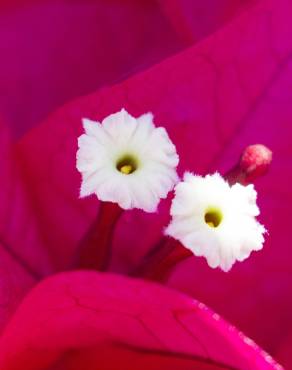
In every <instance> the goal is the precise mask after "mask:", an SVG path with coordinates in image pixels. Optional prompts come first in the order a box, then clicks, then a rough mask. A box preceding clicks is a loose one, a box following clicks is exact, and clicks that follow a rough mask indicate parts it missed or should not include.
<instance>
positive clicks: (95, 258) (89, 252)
mask: <svg viewBox="0 0 292 370" xmlns="http://www.w3.org/2000/svg"><path fill="white" fill-rule="evenodd" d="M122 212H123V210H122V209H121V208H120V207H119V206H118V205H117V204H116V203H108V202H101V204H100V208H99V212H98V215H97V218H96V219H95V221H94V222H93V224H92V225H91V227H90V229H89V230H88V232H87V233H86V235H85V236H84V238H83V239H82V240H81V241H80V243H79V261H78V267H81V268H86V269H93V270H98V271H105V270H106V269H107V268H108V265H109V262H110V257H111V244H112V238H113V233H114V229H115V226H116V224H117V221H118V220H119V218H120V216H121V214H122Z"/></svg>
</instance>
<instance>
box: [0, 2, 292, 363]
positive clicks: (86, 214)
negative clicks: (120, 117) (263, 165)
mask: <svg viewBox="0 0 292 370" xmlns="http://www.w3.org/2000/svg"><path fill="white" fill-rule="evenodd" d="M1 7H3V12H2V14H1V16H0V17H1V18H2V19H3V22H2V23H1V25H0V29H1V30H3V34H4V35H5V37H3V40H1V41H0V44H2V46H3V47H4V49H5V50H6V52H5V53H4V54H3V58H2V60H1V61H0V65H1V68H0V78H1V80H2V81H3V86H4V89H5V94H3V95H4V96H3V97H2V96H1V98H0V100H1V108H0V114H1V116H2V119H1V124H0V152H1V156H0V174H1V184H0V200H1V207H0V287H1V289H0V307H1V309H0V368H1V370H2V369H3V370H18V369H23V368H25V370H42V369H50V370H75V369H76V370H77V369H81V368H82V369H85V370H96V369H105V370H116V369H117V368H119V369H121V370H123V369H125V370H126V369H127V370H128V369H132V368H133V369H138V368H139V369H153V370H155V369H159V370H160V369H194V368H196V369H204V370H209V369H210V370H211V369H240V370H241V369H242V370H247V369H253V370H254V369H281V368H282V367H281V365H283V366H285V368H289V366H290V367H291V366H292V359H291V355H290V347H291V343H292V320H291V310H292V298H291V297H292V296H291V284H292V279H291V273H290V271H291V268H292V266H291V263H292V262H291V258H290V257H291V250H290V249H291V248H290V246H289V230H290V213H291V212H290V203H291V200H292V199H291V189H290V188H291V186H290V181H289V180H290V177H291V176H290V173H291V171H292V161H291V158H292V147H291V140H292V129H291V121H292V105H291V98H292V95H291V85H292V69H291V55H292V41H291V40H292V24H291V21H290V20H291V17H292V4H291V2H290V1H288V0H277V1H275V0H263V1H257V0H255V1H249V0H247V1H223V0H218V1H215V0H214V1H211V0H208V1H206V2H204V1H199V0H196V1H187V0H181V1H180V0H171V1H164V0H160V1H146V0H145V1H139V3H137V2H135V1H132V0H127V1H124V0H117V1H114V0H111V1H103V0H91V1H86V2H79V1H57V2H51V1H44V2H34V1H16V0H15V1H13V2H7V1H6V2H3V4H1ZM211 7H212V9H213V10H214V12H213V13H214V15H212V16H211V11H210V8H211ZM194 14H195V15H196V16H192V15H194ZM199 15H200V16H199ZM52 25H54V27H52ZM35 27H36V29H38V31H39V32H36V31H35ZM113 29H114V31H113ZM32 34H33V35H34V37H31V35H32ZM15 35H17V37H15ZM20 35H22V36H20ZM21 37H23V39H21ZM14 38H15V39H16V41H15V42H14ZM27 40H31V41H30V42H27ZM36 60H37V62H36ZM89 93H90V94H89ZM84 94H89V95H84ZM80 96H81V97H80ZM72 99H73V100H72ZM69 100H71V101H70V102H68V103H66V104H65V105H63V104H64V103H65V102H67V101H69ZM57 108H58V109H57ZM123 108H124V109H125V110H126V111H127V112H128V114H129V115H130V116H131V117H132V118H133V117H135V118H137V119H138V117H141V116H142V117H143V115H145V114H146V113H148V112H151V114H152V115H153V116H152V115H151V120H152V119H153V122H154V124H155V126H156V127H161V126H162V127H164V129H165V130H166V131H167V135H168V136H167V139H168V140H169V142H168V145H170V144H169V143H171V145H172V144H173V145H174V147H175V148H176V152H177V153H178V154H179V164H178V167H177V171H178V175H179V176H180V178H182V177H183V174H184V173H185V172H186V171H191V172H193V173H196V174H198V175H200V176H202V177H204V176H206V175H207V174H209V173H214V172H219V173H221V174H226V173H230V172H228V171H230V170H231V169H232V168H233V167H234V165H236V163H237V162H238V160H239V157H240V155H241V153H242V151H243V150H244V149H245V148H246V147H248V146H249V145H251V144H257V143H260V144H263V145H266V146H267V147H268V148H270V149H271V151H272V152H273V163H272V165H271V167H270V168H269V170H268V171H266V169H265V171H262V172H267V173H266V174H265V176H262V177H259V178H257V179H256V180H255V184H254V185H255V188H256V190H257V193H258V199H257V202H258V205H259V208H260V210H261V214H260V216H259V222H260V223H261V224H263V225H265V228H266V229H267V231H268V233H267V234H266V235H265V243H264V248H263V249H262V250H261V251H260V252H257V253H251V256H250V257H249V258H248V259H246V260H245V261H243V262H236V263H235V264H234V265H233V267H232V269H231V270H230V271H229V272H228V273H225V272H223V271H222V270H220V269H218V268H217V269H211V268H209V267H208V265H207V263H206V261H205V260H204V259H203V258H200V257H197V256H194V255H193V254H188V253H187V252H186V250H185V248H184V247H182V245H181V244H180V243H179V241H176V242H175V243H176V244H175V247H177V248H178V249H177V250H175V251H174V252H173V251H172V252H173V254H172V255H171V258H173V260H174V261H175V263H171V264H169V265H168V264H166V265H167V266H164V267H167V269H168V270H167V273H165V274H164V275H163V272H164V271H162V270H160V271H159V270H158V271H157V270H156V269H153V270H150V271H149V269H148V270H147V269H145V270H143V268H144V267H145V266H144V265H143V262H145V258H147V256H149V255H151V252H152V251H153V249H155V247H157V246H159V245H160V244H159V243H160V242H161V238H162V236H163V234H164V231H165V228H166V227H167V225H169V223H170V221H171V216H170V208H171V201H172V199H173V193H172V192H171V189H172V188H173V186H174V184H175V182H176V181H177V178H176V175H174V173H172V177H171V179H172V181H171V184H168V185H169V186H168V187H167V191H165V192H158V193H157V194H162V195H159V196H158V195H157V194H155V199H154V200H155V202H154V200H153V202H152V203H153V204H151V207H150V206H148V205H146V206H144V203H143V206H140V203H139V202H138V204H139V206H138V207H136V206H135V207H134V206H133V207H132V204H135V205H136V204H137V199H135V202H134V201H132V199H130V198H129V199H130V200H129V199H128V198H127V199H126V198H125V197H126V195H127V189H126V190H125V189H124V190H125V192H124V193H123V198H119V202H120V203H121V204H124V205H125V204H126V205H127V206H126V207H123V208H127V209H129V208H135V209H130V210H124V211H121V210H120V209H118V208H115V207H114V206H112V208H111V206H108V203H102V202H101V201H100V200H99V199H98V197H97V196H94V195H91V196H88V197H86V198H82V199H81V198H80V197H79V195H80V186H81V176H80V173H79V172H78V171H77V169H76V153H77V150H78V142H77V139H78V137H80V136H81V135H84V128H83V126H82V120H84V119H87V120H90V122H91V123H92V122H95V123H96V122H103V120H104V119H105V118H106V117H108V116H110V115H111V114H113V113H115V112H120V111H121V110H122V109H123ZM56 109H57V110H56ZM53 110H55V112H53ZM48 113H50V115H49V116H48V117H47V118H45V117H46V116H47V114H48ZM144 117H145V116H144ZM148 119H149V120H150V116H148ZM40 120H42V121H43V122H42V123H39V121H40ZM151 124H152V121H151ZM9 126H10V128H11V130H10V131H11V133H9ZM151 127H152V126H151ZM89 128H90V127H89V126H88V127H87V129H88V130H89ZM164 129H163V130H164ZM24 132H25V135H23V133H24ZM163 132H164V131H163ZM10 134H11V135H10ZM163 135H164V134H163ZM15 136H17V137H18V139H17V141H15V139H14V137H15ZM164 139H165V136H164ZM141 142H142V141H141ZM161 142H162V143H165V142H166V141H163V140H162V141H161ZM139 143H140V142H139ZM167 148H169V147H167ZM171 148H172V154H174V153H176V152H175V150H174V149H173V147H172V146H171ZM166 151H167V150H166ZM85 154H86V153H85ZM126 154H127V153H126ZM125 158H126V159H127V161H126V162H125V163H124V162H123V161H124V157H123V158H122V159H123V161H122V162H121V165H120V167H119V168H120V169H122V172H123V171H124V172H123V174H124V175H125V176H127V174H128V173H130V172H131V171H132V170H133V168H134V170H136V164H137V163H138V162H137V163H136V162H135V161H134V162H133V161H130V162H129V161H128V157H125ZM87 159H88V158H87V157H86V156H85V164H84V163H82V165H83V166H85V167H82V168H83V169H84V168H87V167H86V164H87V163H86V160H87ZM172 159H173V161H172V163H171V168H172V169H174V168H175V167H176V165H177V162H178V161H177V158H176V157H175V158H174V156H173V158H172ZM131 160H132V159H131ZM155 168H156V167H155ZM259 172H260V171H259ZM231 173H232V172H231ZM233 174H234V173H233ZM261 175H262V173H261ZM253 180H254V179H253ZM154 185H155V186H156V184H154ZM115 186H116V184H115ZM117 188H118V186H117V187H115V188H114V191H113V192H111V193H110V195H108V194H109V193H106V195H104V194H105V193H104V189H102V190H103V191H102V192H101V193H102V194H103V196H104V197H105V198H104V200H110V201H113V200H115V198H113V197H112V194H115V192H116V189H117ZM137 189H138V190H137ZM155 189H156V188H155ZM87 190H88V189H87ZM90 190H92V189H91V188H90ZM93 190H95V189H93ZM93 190H92V191H87V193H86V195H89V194H93V193H94V191H93ZM135 191H137V192H138V191H139V187H135ZM95 194H97V195H98V194H99V192H98V191H96V192H95ZM125 194H126V195H125ZM152 194H153V192H152ZM167 194H168V196H167V198H166V199H160V198H165V197H166V195H167ZM139 195H141V194H140V193H139ZM125 199H126V200H127V202H126V201H125ZM141 199H142V201H143V202H144V201H145V200H144V199H143V197H141V198H139V200H141ZM158 200H159V201H160V203H159V202H158ZM131 202H132V203H131ZM158 203H159V206H158V209H157V210H156V206H157V205H158ZM141 204H142V203H141ZM128 205H130V206H128ZM136 208H140V209H136ZM142 209H150V210H151V211H153V210H155V211H156V212H154V213H146V212H143V210H142ZM102 212H103V215H104V216H103V218H97V214H98V215H99V214H101V213H102ZM256 215H257V214H256ZM215 221H216V220H215ZM215 221H214V219H213V220H211V221H208V222H211V223H212V222H213V224H214V222H215ZM96 225H98V229H97V230H98V232H97V233H95V234H94V230H95V226H96ZM213 226H214V225H213ZM238 227H239V228H240V225H238ZM100 230H103V232H100ZM88 235H91V236H93V237H94V238H93V240H94V243H93V244H91V245H90V246H89V247H90V248H88V249H87V250H83V251H82V246H84V245H88V239H87V237H88ZM163 240H164V239H163ZM261 242H262V240H261ZM86 243H87V244H86ZM108 245H110V246H111V248H110V249H106V248H107V246H108ZM98 247H100V248H99V249H98ZM254 249H256V248H254ZM257 249H261V245H260V246H259V245H257ZM181 251H182V252H181ZM250 251H251V249H250V250H248V252H250ZM82 253H83V254H82ZM176 253H178V254H180V253H182V254H180V256H182V258H181V257H179V258H177V255H176ZM200 253H201V252H199V254H200ZM245 257H246V256H245V255H244V256H243V255H242V254H239V258H238V259H240V260H243V259H244V258H245ZM98 259H100V260H101V262H104V263H100V261H99V260H98ZM150 260H151V259H150ZM173 260H171V261H172V262H173ZM92 261H93V263H92ZM220 261H221V260H220ZM146 262H147V259H146ZM212 262H213V261H211V264H213V265H214V267H215V264H214V263H212ZM233 262H235V259H234V260H233V259H230V261H229V263H228V264H227V265H224V266H225V269H226V270H227V269H229V268H230V267H231V265H232V263H233ZM218 265H219V263H218V264H217V266H218ZM141 266H142V269H141ZM146 267H147V266H146ZM89 269H91V271H89ZM94 269H95V270H99V271H92V270H94ZM146 270H147V271H146ZM101 271H102V272H101ZM162 275H163V277H162ZM151 279H152V280H156V282H152V281H150V280H151ZM208 307H210V308H208ZM243 333H244V334H243ZM250 338H252V339H250ZM255 343H257V344H255ZM278 362H279V363H280V364H281V365H279V364H278Z"/></svg>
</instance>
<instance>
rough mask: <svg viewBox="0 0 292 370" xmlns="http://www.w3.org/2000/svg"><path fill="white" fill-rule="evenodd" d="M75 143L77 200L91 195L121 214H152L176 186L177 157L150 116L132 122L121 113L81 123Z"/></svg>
mask: <svg viewBox="0 0 292 370" xmlns="http://www.w3.org/2000/svg"><path fill="white" fill-rule="evenodd" d="M83 126H84V130H85V134H83V135H81V136H80V137H79V139H78V146H79V149H78V152H77V169H78V170H79V172H80V173H81V174H82V184H81V191H80V196H81V197H84V196H88V195H91V194H95V195H96V196H97V197H98V198H99V199H100V200H102V201H108V202H115V203H118V204H119V206H120V207H121V208H124V209H132V208H139V209H142V210H144V211H146V212H154V211H155V210H156V208H157V206H158V203H159V201H160V199H161V198H166V196H167V194H168V192H169V191H170V190H172V189H173V187H174V185H175V184H176V183H177V181H178V177H177V173H176V167H177V164H178V160H179V159H178V155H177V153H176V149H175V146H174V145H173V143H172V142H171V140H170V139H169V137H168V134H167V132H166V130H165V129H164V128H162V127H158V128H156V127H155V126H154V124H153V116H152V114H151V113H147V114H144V115H142V116H140V117H138V118H134V117H133V116H131V115H130V114H129V113H127V112H126V110H125V109H122V110H121V111H120V112H117V113H114V114H111V115H110V116H108V117H106V118H105V119H104V120H103V121H102V122H101V123H99V122H96V121H91V120H89V119H83Z"/></svg>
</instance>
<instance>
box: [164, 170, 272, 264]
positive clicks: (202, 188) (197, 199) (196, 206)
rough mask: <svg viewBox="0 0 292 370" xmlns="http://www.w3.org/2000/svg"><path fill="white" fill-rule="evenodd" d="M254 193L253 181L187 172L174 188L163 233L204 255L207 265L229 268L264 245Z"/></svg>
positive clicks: (263, 231)
mask: <svg viewBox="0 0 292 370" xmlns="http://www.w3.org/2000/svg"><path fill="white" fill-rule="evenodd" d="M256 196H257V193H256V191H255V189H254V187H253V185H248V186H243V185H240V184H235V185H232V186H230V185H229V184H228V183H227V182H226V181H225V180H224V179H223V178H222V177H221V176H220V175H219V174H218V173H215V174H213V175H207V176H205V177H201V176H196V175H193V174H191V173H186V174H185V175H184V181H183V182H180V183H179V184H178V185H177V186H176V188H175V198H174V200H173V202H172V206H171V216H172V220H171V222H170V224H169V226H168V227H167V228H166V230H165V233H166V235H169V236H172V237H174V238H175V239H178V240H179V241H180V242H181V243H182V244H183V245H184V246H185V247H186V248H188V249H190V250H191V251H192V252H193V253H194V254H195V255H196V256H204V257H205V258H206V259H207V262H208V264H209V266H210V267H212V268H215V267H221V268H222V269H223V270H224V271H228V270H229V269H230V268H231V267H232V265H233V264H234V262H235V261H236V260H238V261H243V260H244V259H246V258H247V257H248V256H249V255H250V253H251V252H252V251H253V250H260V249H261V248H262V246H263V242H264V237H263V234H264V233H265V228H264V227H263V226H262V225H261V224H260V223H259V222H258V221H257V220H256V216H258V215H259V209H258V207H257V204H256Z"/></svg>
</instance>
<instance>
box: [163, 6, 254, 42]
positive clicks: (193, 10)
mask: <svg viewBox="0 0 292 370" xmlns="http://www.w3.org/2000/svg"><path fill="white" fill-rule="evenodd" d="M257 1H258V0H204V1H196V0H195V1H194V0H159V2H160V4H161V7H162V9H163V10H164V12H165V14H166V15H167V16H168V17H169V19H170V21H171V23H172V24H173V26H174V28H175V29H176V30H177V32H178V34H179V35H181V37H182V38H183V39H184V40H186V41H188V42H190V43H192V42H194V41H197V40H200V39H201V38H203V37H205V36H207V35H209V34H211V33H212V32H214V31H216V30H217V29H218V28H220V27H222V25H223V24H224V23H226V22H227V21H230V19H232V18H233V17H234V16H236V15H238V14H240V12H241V11H243V10H246V9H248V7H249V6H251V5H253V4H254V3H256V2H257Z"/></svg>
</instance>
